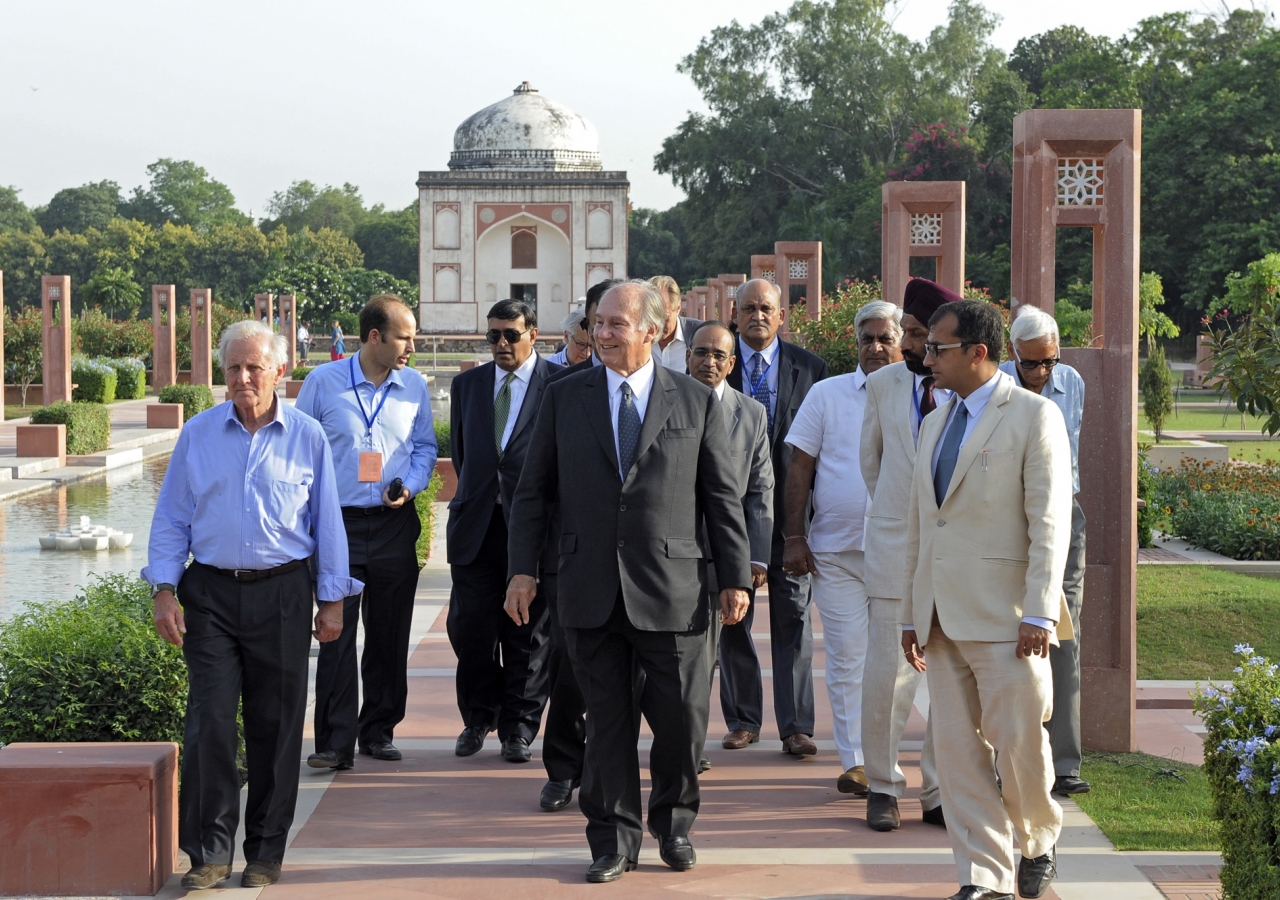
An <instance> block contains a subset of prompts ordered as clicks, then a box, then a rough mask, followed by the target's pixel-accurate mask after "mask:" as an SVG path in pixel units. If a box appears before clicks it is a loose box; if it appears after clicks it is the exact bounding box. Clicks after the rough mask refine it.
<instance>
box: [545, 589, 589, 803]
mask: <svg viewBox="0 0 1280 900" xmlns="http://www.w3.org/2000/svg"><path fill="white" fill-rule="evenodd" d="M558 581H559V579H558V578H557V576H556V575H554V574H548V573H543V575H542V592H543V594H544V595H545V596H546V598H547V613H548V620H549V624H550V630H551V652H550V653H549V654H548V655H547V674H548V676H549V677H548V684H549V686H550V689H549V696H548V699H547V718H546V722H545V723H544V725H543V729H542V765H543V766H544V767H546V770H547V778H548V779H549V780H551V781H581V780H582V756H583V752H584V748H585V746H586V743H587V721H586V714H587V704H586V701H584V700H583V699H582V691H581V689H579V687H578V679H577V676H575V675H574V674H573V663H572V662H570V660H569V651H568V649H567V647H566V644H565V633H564V626H562V625H561V624H560V613H559V609H558V607H559V604H558V603H557V593H556V591H557V585H558Z"/></svg>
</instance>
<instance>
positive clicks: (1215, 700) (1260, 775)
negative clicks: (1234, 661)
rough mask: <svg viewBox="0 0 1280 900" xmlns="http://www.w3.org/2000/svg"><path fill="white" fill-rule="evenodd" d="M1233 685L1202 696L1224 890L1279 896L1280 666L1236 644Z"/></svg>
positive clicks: (1234, 898)
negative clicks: (1219, 824) (1220, 835)
mask: <svg viewBox="0 0 1280 900" xmlns="http://www.w3.org/2000/svg"><path fill="white" fill-rule="evenodd" d="M1236 652H1237V653H1238V654H1240V657H1241V662H1240V665H1239V666H1237V667H1236V669H1235V676H1236V677H1235V681H1234V682H1232V684H1231V686H1230V687H1224V686H1214V685H1210V686H1209V687H1207V688H1205V689H1204V690H1203V691H1201V692H1200V693H1199V695H1198V696H1197V697H1196V700H1195V704H1196V710H1197V711H1198V712H1199V714H1200V717H1201V718H1202V719H1203V720H1204V723H1205V726H1206V727H1207V729H1208V736H1207V738H1206V740H1205V754H1204V766H1205V773H1206V774H1207V775H1208V777H1209V784H1210V786H1211V788H1212V789H1213V802H1214V815H1215V816H1216V817H1217V818H1218V820H1219V821H1220V822H1221V823H1222V862H1223V866H1222V872H1221V874H1220V878H1221V880H1222V892H1223V897H1224V898H1230V900H1274V898H1276V897H1280V866H1277V865H1275V864H1274V860H1275V859H1276V856H1277V854H1278V853H1280V837H1278V836H1277V835H1278V834H1280V666H1277V665H1274V664H1271V663H1269V662H1268V661H1267V660H1266V659H1265V658H1263V657H1261V656H1257V655H1255V654H1254V652H1253V648H1252V647H1250V646H1249V645H1248V644H1237V645H1236Z"/></svg>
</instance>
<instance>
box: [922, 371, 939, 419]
mask: <svg viewBox="0 0 1280 900" xmlns="http://www.w3.org/2000/svg"><path fill="white" fill-rule="evenodd" d="M937 408H938V404H937V403H935V402H934V401H933V376H932V375H926V376H925V377H924V379H923V380H922V381H921V382H920V415H921V416H927V415H929V413H931V412H933V411H934V410H935V409H937Z"/></svg>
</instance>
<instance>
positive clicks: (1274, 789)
mask: <svg viewBox="0 0 1280 900" xmlns="http://www.w3.org/2000/svg"><path fill="white" fill-rule="evenodd" d="M1270 793H1271V794H1272V795H1275V794H1280V775H1277V776H1276V777H1275V778H1272V779H1271V790H1270Z"/></svg>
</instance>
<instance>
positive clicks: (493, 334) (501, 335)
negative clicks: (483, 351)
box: [484, 328, 529, 344]
mask: <svg viewBox="0 0 1280 900" xmlns="http://www.w3.org/2000/svg"><path fill="white" fill-rule="evenodd" d="M528 333H529V330H528V329H525V330H524V331H516V330H515V329H514V328H504V329H502V330H501V331H499V330H498V329H496V328H494V329H492V330H491V331H486V332H485V335H484V339H485V340H486V341H488V342H489V343H490V344H496V343H498V342H499V341H501V340H503V339H505V340H506V342H507V343H508V344H518V343H520V338H522V337H524V336H525V335H526V334H528Z"/></svg>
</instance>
